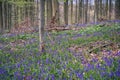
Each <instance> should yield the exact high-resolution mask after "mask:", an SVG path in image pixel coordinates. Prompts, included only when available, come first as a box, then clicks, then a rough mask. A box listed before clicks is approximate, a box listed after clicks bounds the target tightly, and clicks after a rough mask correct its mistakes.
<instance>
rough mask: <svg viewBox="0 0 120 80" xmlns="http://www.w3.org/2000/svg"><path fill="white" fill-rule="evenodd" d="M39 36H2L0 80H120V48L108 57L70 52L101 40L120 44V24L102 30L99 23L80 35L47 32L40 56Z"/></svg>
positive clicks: (0, 45) (80, 32) (108, 51)
mask: <svg viewBox="0 0 120 80" xmlns="http://www.w3.org/2000/svg"><path fill="white" fill-rule="evenodd" d="M91 24H92V23H91ZM76 25H77V26H80V25H79V24H76ZM82 26H84V25H82ZM48 34H49V36H50V37H48ZM38 36H39V35H38V32H36V33H35V32H34V33H27V34H25V33H24V34H23V33H21V34H19V35H16V34H3V35H0V80H120V45H119V46H118V48H117V50H116V51H114V50H111V49H110V48H107V49H105V50H104V52H106V55H102V53H103V52H102V50H96V52H95V53H84V52H80V51H79V52H76V51H75V50H71V49H70V47H71V46H73V45H83V44H85V45H86V46H89V43H90V42H96V41H100V40H103V41H108V40H109V41H111V42H115V43H116V44H118V43H119V42H120V24H117V23H115V22H114V24H111V25H109V26H108V25H104V26H103V27H101V26H100V25H99V24H98V23H96V25H94V26H87V27H86V26H85V27H84V28H82V29H81V30H79V31H72V30H70V31H60V32H56V31H53V32H46V33H45V39H44V40H45V43H46V46H45V47H46V52H45V53H44V54H41V53H40V52H39V45H38V44H39V37H38ZM50 38H51V39H50ZM91 54H95V55H97V56H96V57H90V55H91Z"/></svg>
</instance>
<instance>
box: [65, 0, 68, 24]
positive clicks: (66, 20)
mask: <svg viewBox="0 0 120 80" xmlns="http://www.w3.org/2000/svg"><path fill="white" fill-rule="evenodd" d="M64 22H65V24H66V25H68V0H66V1H65V2H64Z"/></svg>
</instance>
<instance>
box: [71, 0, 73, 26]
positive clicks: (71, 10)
mask: <svg viewBox="0 0 120 80" xmlns="http://www.w3.org/2000/svg"><path fill="white" fill-rule="evenodd" d="M72 23H73V0H71V24H72Z"/></svg>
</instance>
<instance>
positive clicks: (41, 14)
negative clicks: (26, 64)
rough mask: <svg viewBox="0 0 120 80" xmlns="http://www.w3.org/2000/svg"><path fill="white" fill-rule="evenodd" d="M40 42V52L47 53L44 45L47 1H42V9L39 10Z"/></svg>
mask: <svg viewBox="0 0 120 80" xmlns="http://www.w3.org/2000/svg"><path fill="white" fill-rule="evenodd" d="M39 10H40V11H39V12H40V13H39V19H40V25H39V40H40V52H42V53H44V52H45V45H44V25H45V15H44V14H45V0H40V9H39Z"/></svg>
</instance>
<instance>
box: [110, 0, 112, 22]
mask: <svg viewBox="0 0 120 80" xmlns="http://www.w3.org/2000/svg"><path fill="white" fill-rule="evenodd" d="M111 16H112V0H109V20H111Z"/></svg>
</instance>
